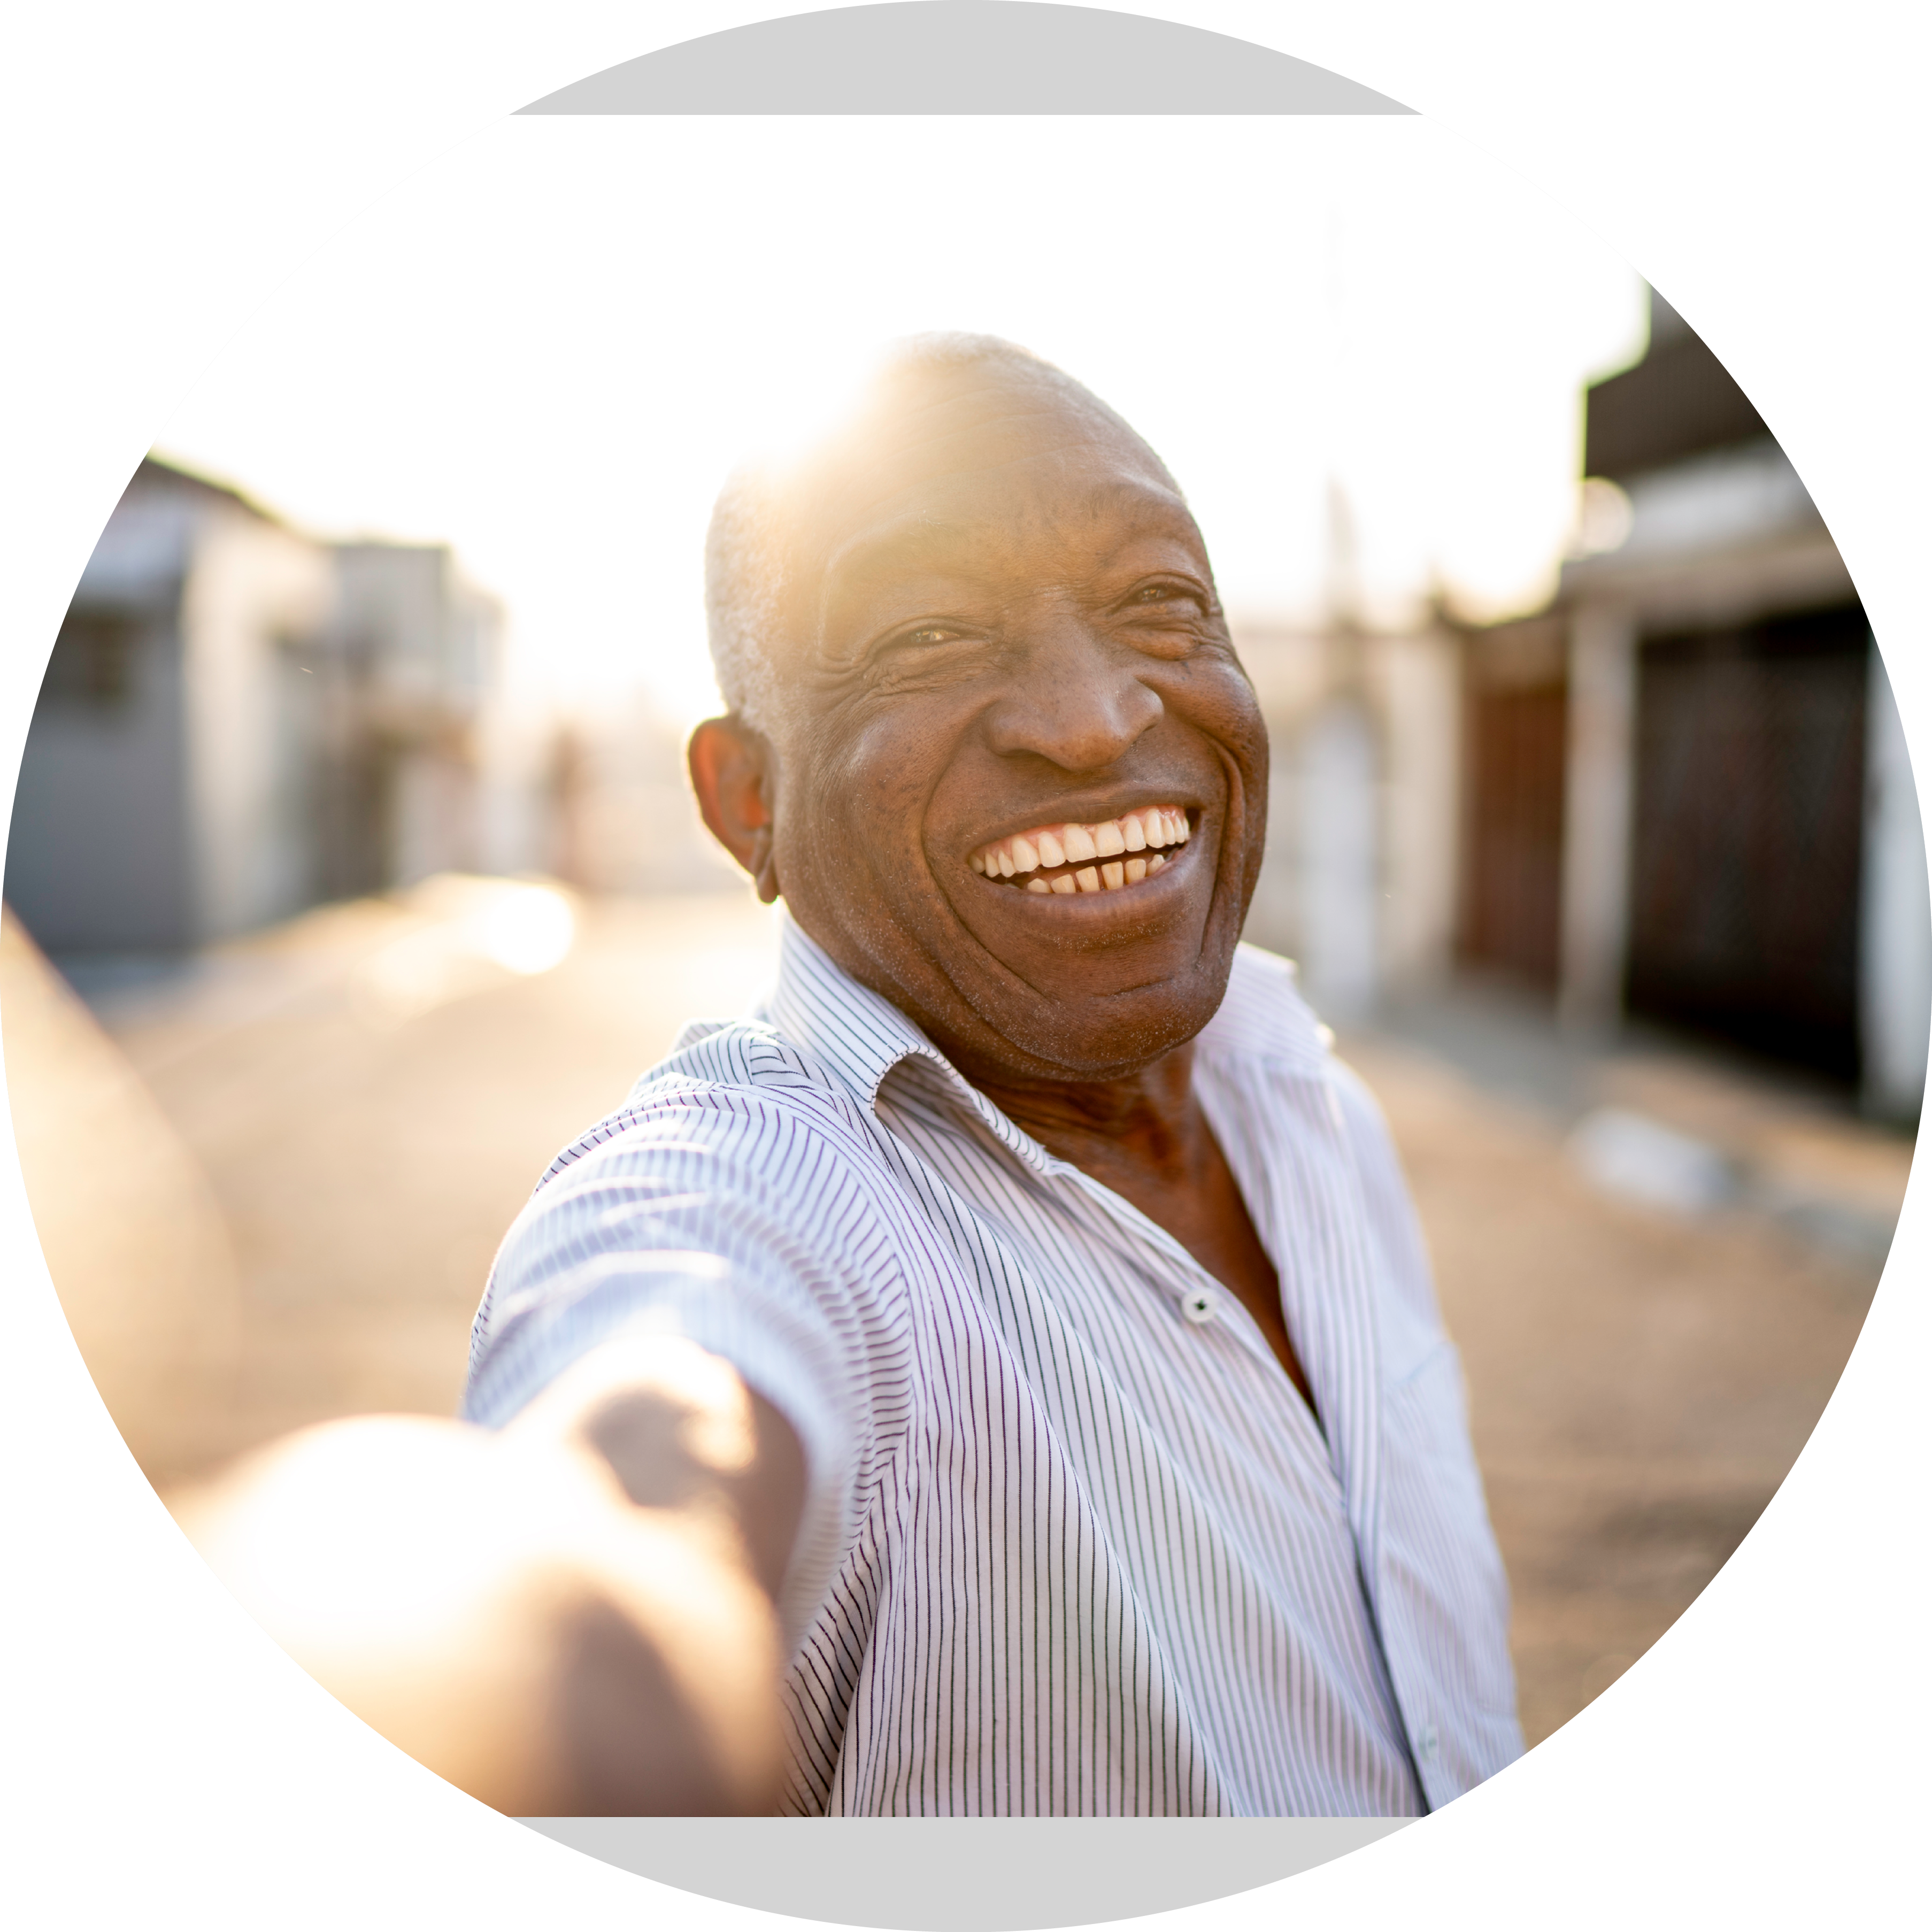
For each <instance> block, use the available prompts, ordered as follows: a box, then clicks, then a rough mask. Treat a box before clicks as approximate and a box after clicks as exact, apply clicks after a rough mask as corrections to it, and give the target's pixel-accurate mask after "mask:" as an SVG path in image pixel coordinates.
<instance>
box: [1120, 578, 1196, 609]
mask: <svg viewBox="0 0 1932 1932" xmlns="http://www.w3.org/2000/svg"><path fill="white" fill-rule="evenodd" d="M1127 601H1128V603H1129V604H1133V605H1137V606H1139V607H1141V608H1143V609H1145V607H1147V606H1148V605H1149V604H1195V605H1197V606H1198V605H1199V603H1200V601H1201V600H1200V598H1198V597H1197V596H1196V595H1195V594H1194V592H1193V591H1191V590H1184V589H1182V588H1181V586H1180V585H1179V584H1178V583H1148V584H1143V585H1142V586H1141V588H1140V589H1138V590H1136V592H1134V594H1133V595H1132V596H1131V597H1130V598H1128V599H1127Z"/></svg>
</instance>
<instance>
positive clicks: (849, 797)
mask: <svg viewBox="0 0 1932 1932" xmlns="http://www.w3.org/2000/svg"><path fill="white" fill-rule="evenodd" d="M946 743H947V739H946V733H945V731H944V728H943V727H942V726H941V725H938V724H935V722H934V721H931V720H929V719H927V718H924V717H922V715H920V714H919V712H918V711H917V710H916V709H914V708H913V707H910V706H907V707H904V708H901V707H898V706H893V707H889V708H888V707H882V708H881V709H880V710H879V711H878V712H877V713H875V714H874V715H871V716H870V717H868V718H854V719H853V720H851V721H850V722H849V724H847V725H846V727H845V728H844V729H842V730H838V732H836V733H827V734H826V739H824V740H823V742H821V743H820V746H819V747H818V748H817V751H818V755H817V756H816V757H814V759H813V760H811V766H810V772H811V776H810V778H809V781H808V784H807V785H806V787H805V788H804V796H802V797H801V799H799V805H800V806H802V813H801V814H800V815H801V817H802V820H803V822H804V825H805V826H806V827H808V828H809V829H808V830H807V831H806V832H805V842H807V843H810V844H814V845H816V844H821V843H823V844H825V845H826V847H827V849H828V850H831V851H832V852H835V854H836V856H837V857H838V862H839V865H840V867H841V870H843V871H848V872H849V871H851V870H853V865H852V861H853V858H854V856H859V855H863V856H864V857H867V858H869V859H871V862H872V865H873V866H874V868H875V869H877V870H879V871H884V872H887V873H892V874H902V873H903V871H904V867H905V865H906V863H907V857H908V855H909V854H910V852H911V851H912V850H915V849H916V847H918V845H919V839H920V834H921V830H922V826H923V823H924V821H925V818H926V810H927V807H928V805H929V802H930V799H931V797H932V792H933V789H934V786H935V781H936V780H937V778H938V776H939V775H940V774H941V772H943V771H944V769H945V765H946ZM793 835H794V836H795V837H796V836H797V832H796V829H794V833H793ZM859 869H860V870H863V869H864V867H863V865H861V866H860V867H859Z"/></svg>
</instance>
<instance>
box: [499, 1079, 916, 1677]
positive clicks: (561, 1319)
mask: <svg viewBox="0 0 1932 1932" xmlns="http://www.w3.org/2000/svg"><path fill="white" fill-rule="evenodd" d="M836 1138H837V1137H836V1135H835V1133H828V1132H827V1131H826V1126H825V1124H823V1123H817V1122H814V1121H811V1120H809V1119H805V1118H799V1111H798V1110H797V1109H796V1108H793V1107H789V1106H787V1105H786V1104H785V1103H783V1102H778V1101H774V1100H771V1099H770V1098H769V1097H764V1096H760V1095H757V1094H715V1093H703V1092H699V1093H694V1094H683V1095H679V1096H676V1097H671V1098H668V1099H664V1100H658V1102H656V1103H646V1104H645V1105H643V1106H633V1108H632V1109H629V1110H628V1111H627V1112H626V1113H625V1115H622V1116H620V1117H619V1118H618V1120H617V1121H614V1122H612V1123H607V1124H605V1126H604V1127H601V1128H600V1129H598V1130H596V1132H595V1133H594V1134H593V1135H592V1136H587V1137H586V1139H585V1140H584V1141H583V1142H579V1143H578V1144H577V1147H576V1148H574V1149H572V1150H571V1151H570V1152H569V1153H568V1154H566V1155H565V1157H563V1159H562V1161H561V1162H560V1163H559V1165H558V1166H556V1167H555V1168H554V1169H553V1170H552V1172H551V1173H550V1175H549V1176H548V1177H547V1178H546V1179H545V1181H544V1183H543V1184H541V1186H540V1187H538V1190H537V1192H536V1193H535V1196H533V1197H532V1199H531V1201H530V1202H529V1205H527V1206H526V1208H525V1209H524V1210H523V1213H522V1214H520V1216H519V1217H517V1220H516V1222H515V1223H514V1224H513V1225H512V1226H511V1229H510V1231H509V1233H508V1235H507V1236H506V1237H505V1240H504V1242H503V1245H502V1249H501V1250H500V1251H499V1253H498V1255H497V1258H496V1265H495V1267H494V1268H493V1270H492V1271H491V1274H490V1283H489V1286H488V1289H487V1291H486V1292H485V1294H484V1300H483V1304H482V1306H481V1308H480V1309H479V1310H478V1313H477V1317H476V1322H475V1330H474V1332H473V1334H472V1344H471V1351H470V1370H469V1382H468V1385H467V1387H466V1390H465V1391H464V1396H463V1406H462V1414H463V1415H464V1417H466V1418H467V1419H469V1420H470V1421H475V1422H478V1423H481V1424H484V1425H485V1426H487V1427H501V1426H502V1424H505V1423H506V1422H508V1421H510V1420H511V1418H512V1417H514V1415H516V1414H517V1412H519V1411H520V1410H521V1409H523V1407H524V1406H525V1405H526V1404H527V1403H529V1402H530V1401H531V1400H532V1399H533V1398H534V1397H535V1396H536V1395H537V1394H538V1392H539V1391H541V1390H542V1389H543V1388H544V1387H546V1386H547V1385H548V1384H549V1383H550V1382H552V1381H553V1380H554V1379H555V1378H556V1376H559V1374H561V1373H562V1371H563V1370H565V1369H566V1368H568V1367H570V1365H571V1364H572V1363H574V1362H575V1361H578V1360H580V1358H582V1357H583V1356H584V1355H586V1354H587V1353H588V1352H589V1351H591V1350H592V1349H595V1348H596V1347H598V1346H600V1345H601V1344H602V1343H606V1342H609V1341H612V1340H616V1339H619V1338H620V1337H635V1336H637V1335H640V1334H641V1335H666V1336H676V1337H680V1338H682V1339H683V1340H688V1341H690V1342H692V1343H695V1344H697V1346H699V1347H700V1348H702V1349H706V1350H707V1351H709V1352H710V1353H712V1354H713V1355H718V1356H719V1357H721V1358H722V1359H723V1360H724V1361H727V1362H729V1363H730V1364H731V1365H732V1366H733V1367H734V1368H735V1369H736V1370H737V1371H738V1373H739V1375H740V1376H742V1378H743V1379H744V1381H745V1383H746V1384H747V1385H748V1386H749V1387H750V1388H754V1389H755V1390H756V1391H757V1392H758V1393H759V1394H760V1395H762V1396H763V1397H764V1398H765V1399H766V1400H767V1401H769V1403H771V1404H772V1406H773V1407H774V1408H775V1409H777V1410H778V1412H779V1413H780V1414H781V1415H783V1416H784V1418H785V1419H786V1420H787V1421H788V1422H789V1423H790V1424H791V1426H792V1427H793V1429H794V1430H796V1433H797V1435H798V1437H799V1443H800V1445H801V1447H802V1449H803V1451H804V1455H805V1468H806V1493H805V1505H804V1511H803V1515H802V1519H801V1521H800V1524H799V1534H798V1537H797V1540H796V1543H795V1544H794V1546H793V1554H792V1557H791V1560H790V1566H789V1568H788V1569H787V1573H786V1576H785V1579H784V1584H783V1586H782V1588H781V1592H780V1595H779V1601H778V1612H779V1616H780V1619H781V1622H782V1624H783V1626H784V1630H785V1632H786V1635H787V1641H788V1643H796V1642H797V1640H799V1637H800V1635H801V1634H802V1631H803V1630H804V1628H805V1625H807V1623H808V1622H809V1620H810V1618H811V1614H812V1613H813V1611H814V1610H815V1609H816V1608H817V1605H818V1604H819V1603H820V1601H821V1600H822V1598H823V1596H824V1595H825V1593H826V1590H827V1589H828V1588H829V1586H830V1583H831V1582H832V1577H834V1575H835V1573H836V1571H837V1568H838V1565H839V1563H840V1562H841V1560H842V1557H843V1555H844V1551H845V1550H846V1549H847V1547H848V1546H849V1544H850V1541H851V1538H852V1535H853V1529H854V1526H855V1523H856V1520H857V1516H858V1513H859V1498H860V1495H861V1493H862V1489H863V1487H865V1482H866V1481H867V1474H866V1472H867V1470H868V1466H869V1465H870V1464H871V1461H872V1460H873V1457H872V1451H873V1447H874V1445H873V1442H872V1436H873V1430H872V1427H871V1418H872V1416H873V1415H874V1412H875V1409H876V1405H875V1403H874V1400H873V1391H872V1390H871V1388H870V1385H869V1384H870V1377H869V1376H868V1361H871V1360H875V1359H877V1344H878V1342H879V1340H880V1337H879V1336H878V1334H877V1332H876V1331H878V1330H879V1328H880V1326H881V1325H882V1324H883V1325H886V1326H889V1325H890V1311H889V1306H888V1305H887V1303H882V1300H881V1297H880V1293H879V1289H880V1268H879V1267H878V1265H877V1263H878V1259H879V1256H880V1244H879V1242H878V1241H877V1238H876V1235H874V1236H873V1238H869V1239H868V1238H867V1231H866V1230H865V1229H864V1227H863V1226H862V1225H860V1224H862V1223H864V1222H865V1220H866V1219H867V1205H866V1203H865V1200H864V1199H863V1190H861V1189H859V1187H856V1185H855V1184H854V1178H853V1167H852V1163H850V1161H849V1160H842V1159H841V1151H840V1149H839V1148H838V1146H837V1145H836ZM868 1259H869V1260H870V1261H871V1263H872V1265H871V1267H869V1268H868V1267H866V1266H865V1265H862V1262H865V1261H866V1260H868ZM887 1302H889V1298H887Z"/></svg>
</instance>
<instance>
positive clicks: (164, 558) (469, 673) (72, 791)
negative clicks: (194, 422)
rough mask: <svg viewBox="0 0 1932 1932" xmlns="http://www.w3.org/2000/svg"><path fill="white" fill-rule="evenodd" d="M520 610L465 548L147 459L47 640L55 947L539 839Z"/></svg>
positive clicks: (121, 941) (34, 800) (196, 924)
mask: <svg viewBox="0 0 1932 1932" xmlns="http://www.w3.org/2000/svg"><path fill="white" fill-rule="evenodd" d="M501 621H502V613H501V612H500V611H499V609H498V607H497V606H496V604H495V603H494V601H493V600H492V599H491V598H489V597H488V596H487V595H485V594H484V592H481V591H480V590H478V589H476V588H475V586H473V585H472V584H470V583H468V582H467V581H466V580H465V579H464V578H463V575H462V574H461V573H460V571H459V570H458V567H457V565H456V562H455V559H454V558H453V557H452V555H451V554H450V553H449V550H447V549H446V548H445V547H440V546H434V545H413V544H392V543H375V542H365V543H338V544H330V543H324V542H322V541H317V539H315V538H311V537H308V536H306V535H303V534H302V532H299V531H297V530H295V529H290V527H289V526H287V524H285V523H283V522H282V521H281V520H279V519H278V518H277V517H274V516H272V515H271V514H269V512H267V511H265V510H263V509H262V508H260V507H258V506H257V505H255V504H254V503H252V502H250V501H249V500H248V499H247V498H246V497H245V496H242V494H240V493H239V492H238V491H236V490H232V489H228V488H225V487H221V486H220V485H217V484H213V483H210V482H208V481H204V480H203V479H202V478H199V477H197V476H194V475H189V474H187V473H186V472H184V471H183V470H181V469H176V468H175V467H172V466H170V465H169V464H167V463H163V462H160V461H159V460H156V459H154V458H148V459H147V460H145V461H143V462H142V464H141V466H140V468H139V469H138V470H137V471H136V473H135V475H134V476H133V479H132V480H131V481H130V483H129V484H128V485H127V490H126V491H125V493H124V494H123V496H122V497H121V501H120V502H119V503H118V505H117V506H116V507H115V511H114V512H113V515H112V516H111V517H110V519H109V520H108V523H107V528H106V529H104V531H103V532H102V533H101V540H100V541H99V543H98V544H97V545H96V546H95V550H94V553H93V555H92V557H91V558H90V559H89V562H88V565H87V568H86V571H84V572H83V575H82V577H81V580H80V586H79V587H78V588H77V590H76V592H75V593H74V601H73V603H72V604H71V607H70V608H69V610H68V614H67V616H66V619H65V622H63V623H62V626H61V629H60V633H59V635H58V637H57V638H56V639H55V643H54V646H53V649H52V655H51V656H50V658H49V661H48V664H47V670H46V676H45V677H44V679H43V682H42V685H41V689H40V702H39V703H38V705H37V707H36V709H35V711H34V717H33V721H32V724H31V728H30V730H29V732H28V739H27V745H26V754H25V756H24V757H23V760H22V763H21V767H20V780H19V785H18V789H17V791H16V793H15V796H14V805H13V832H12V835H11V837H10V839H9V841H8V844H7V871H6V898H7V903H8V904H10V906H11V907H13V910H14V911H15V912H16V913H17V914H18V915H19V916H20V918H21V919H22V920H23V922H25V923H26V926H27V928H28V930H29V931H30V932H31V933H33V935H34V937H35V938H36V939H37V941H39V943H40V944H41V945H42V946H43V947H45V948H46V949H47V950H49V951H51V952H53V953H58V954H62V955H63V956H68V955H81V954H86V955H115V954H119V955H145V954H166V953H180V952H184V951H186V950H189V949H191V948H193V947H197V946H201V945H205V944H208V943H209V942H211V941H216V940H219V939H223V938H230V937H233V935H236V934H239V933H244V932H251V931H253V930H255V929H258V928H260V927H262V926H266V925H268V924H269V923H270V922H272V921H275V920H277V919H285V918H287V917H288V916H290V915H291V914H293V913H296V912H299V911H300V910H302V909H303V908H305V907H308V906H311V905H314V904H319V903H321V902H323V901H328V900H334V899H343V898H353V897H355V896H356V895H360V894H363V893H368V892H381V891H385V890H388V889H391V888H393V887H397V886H410V885H413V884H415V883H418V882H419V881H420V880H423V879H425V878H427V877H429V876H431V874H434V873H437V872H440V871H452V870H462V871H472V870H475V869H477V868H478V867H479V866H480V865H488V866H490V868H491V869H496V870H506V871H508V870H517V869H520V868H521V867H522V866H523V865H527V864H529V863H531V862H534V861H535V858H536V857H537V856H538V848H539V847H540V844H541V839H542V837H543V835H544V800H543V799H542V798H541V795H540V793H536V792H535V791H533V788H532V786H531V785H530V784H529V781H527V780H526V779H523V778H520V777H519V775H518V773H517V770H516V769H515V768H514V766H513V765H512V764H511V763H508V762H507V761H506V760H505V758H504V757H502V756H501V755H499V754H497V752H498V747H499V745H500V744H501V743H502V742H503V737H504V734H503V733H502V732H501V731H500V730H495V731H493V729H492V727H493V723H494V721H493V718H492V716H491V709H492V702H493V697H494V695H495V689H496V678H497V670H498V654H499V631H500V628H501Z"/></svg>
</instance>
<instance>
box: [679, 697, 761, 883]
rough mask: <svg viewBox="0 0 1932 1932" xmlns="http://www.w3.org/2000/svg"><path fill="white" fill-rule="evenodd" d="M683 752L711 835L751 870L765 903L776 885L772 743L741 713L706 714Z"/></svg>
mask: <svg viewBox="0 0 1932 1932" xmlns="http://www.w3.org/2000/svg"><path fill="white" fill-rule="evenodd" d="M685 761H686V763H688V765H689V766H690V767H691V789H692V790H694V791H695V792H696V793H697V808H698V810H699V811H700V813H702V814H703V818H704V822H705V823H706V825H707V826H709V827H710V829H711V835H712V837H713V838H715V839H716V840H717V841H718V844H721V845H722V846H723V847H724V849H725V850H726V851H727V852H729V853H730V855H731V856H732V857H733V858H734V859H736V860H737V862H739V865H742V866H743V867H744V868H745V871H748V872H749V873H750V874H751V880H752V883H754V885H756V886H757V889H758V896H759V898H761V899H762V900H763V901H764V902H765V904H767V905H769V904H771V902H772V900H774V899H775V898H777V897H778V892H779V889H780V888H779V886H778V866H777V864H776V862H775V860H774V859H773V857H772V795H773V793H775V791H776V790H777V779H778V760H777V757H776V756H775V754H774V753H773V751H772V748H771V746H770V745H769V744H768V743H767V742H766V740H765V739H763V737H761V736H760V735H759V733H757V732H756V731H754V730H752V729H751V727H750V726H749V725H748V724H746V723H745V721H744V720H743V719H742V718H735V717H733V718H706V720H705V721H704V722H703V724H700V725H699V726H698V727H697V730H695V731H694V732H692V733H691V743H690V745H688V748H686V750H685Z"/></svg>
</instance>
